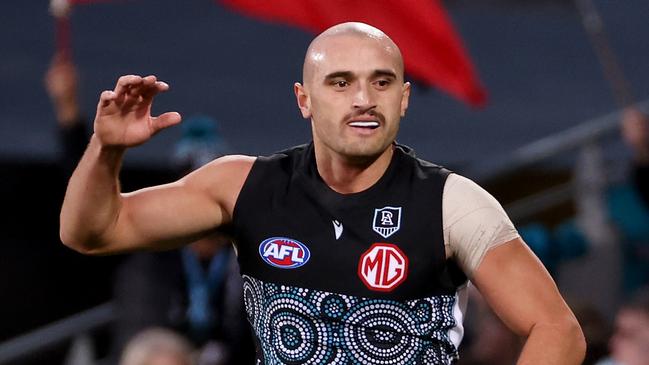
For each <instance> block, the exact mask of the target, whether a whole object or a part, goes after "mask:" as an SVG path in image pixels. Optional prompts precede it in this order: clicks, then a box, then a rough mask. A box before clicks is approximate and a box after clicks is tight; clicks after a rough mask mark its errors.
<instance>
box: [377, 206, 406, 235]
mask: <svg viewBox="0 0 649 365" xmlns="http://www.w3.org/2000/svg"><path fill="white" fill-rule="evenodd" d="M399 228H401V207H384V208H381V209H374V222H373V224H372V229H373V230H374V232H376V233H378V234H380V235H381V236H382V237H383V238H388V237H390V236H392V235H393V234H394V233H395V232H396V231H398V230H399Z"/></svg>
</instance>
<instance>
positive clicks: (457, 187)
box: [442, 174, 519, 278]
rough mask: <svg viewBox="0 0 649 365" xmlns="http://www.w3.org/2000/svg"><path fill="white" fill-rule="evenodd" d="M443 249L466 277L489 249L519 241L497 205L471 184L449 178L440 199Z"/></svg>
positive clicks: (489, 196) (477, 186) (487, 195)
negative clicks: (514, 240) (515, 240)
mask: <svg viewBox="0 0 649 365" xmlns="http://www.w3.org/2000/svg"><path fill="white" fill-rule="evenodd" d="M442 219H443V222H444V223H443V228H444V245H445V247H446V255H447V257H454V258H455V259H456V261H457V263H458V265H459V266H460V267H461V268H462V270H463V271H464V273H465V274H466V275H467V277H469V278H471V277H472V276H473V272H474V271H475V269H476V268H477V267H478V265H480V262H481V261H482V259H483V257H484V255H485V254H486V253H487V251H488V250H489V249H491V248H492V247H495V246H498V245H500V244H503V243H505V242H508V241H511V240H513V239H515V238H517V237H519V235H518V232H517V231H516V228H514V224H513V223H512V221H511V220H510V219H509V217H508V216H507V213H505V210H504V209H503V208H502V206H501V205H500V203H498V201H497V200H496V199H495V198H494V197H493V196H492V195H491V194H489V193H488V192H487V191H486V190H484V189H483V188H481V187H480V186H479V185H478V184H476V183H475V182H473V181H471V180H469V179H467V178H465V177H463V176H460V175H457V174H450V175H449V176H448V178H447V180H446V184H445V186H444V193H443V197H442Z"/></svg>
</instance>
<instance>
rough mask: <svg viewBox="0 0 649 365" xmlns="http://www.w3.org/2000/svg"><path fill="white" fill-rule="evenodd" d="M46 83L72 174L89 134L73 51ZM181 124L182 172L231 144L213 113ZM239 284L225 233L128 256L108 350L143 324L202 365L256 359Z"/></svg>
mask: <svg viewBox="0 0 649 365" xmlns="http://www.w3.org/2000/svg"><path fill="white" fill-rule="evenodd" d="M45 86H46V89H47V92H48V94H49V96H50V98H51V100H52V104H53V106H54V110H55V113H56V119H57V123H58V126H59V132H60V139H61V143H62V152H63V156H62V163H63V165H64V168H65V169H66V173H67V176H69V175H71V173H72V170H73V169H74V166H76V164H77V162H78V160H79V159H80V158H81V156H82V154H83V152H84V150H85V147H86V145H87V141H88V131H87V127H86V120H85V118H84V117H83V115H82V112H81V108H80V107H79V103H78V97H77V90H78V76H77V71H76V69H75V66H74V64H73V63H72V62H71V60H70V59H69V58H66V57H63V56H61V55H58V54H57V55H55V56H54V58H53V60H52V63H51V65H50V68H49V70H48V72H47V74H46V77H45ZM182 128H183V138H182V139H181V140H180V141H179V143H178V144H177V146H176V151H175V153H174V158H173V161H172V162H171V163H170V165H171V167H170V168H173V170H174V171H176V172H177V175H184V174H186V173H188V172H190V171H192V170H194V169H196V168H198V167H200V166H201V165H203V164H205V163H207V162H209V161H211V160H212V159H214V158H216V157H218V155H220V154H222V153H223V152H224V151H225V149H226V148H227V147H226V145H225V143H224V141H223V139H222V138H221V137H220V134H219V133H218V129H217V126H216V122H215V121H214V120H212V119H210V118H209V117H205V116H199V117H194V118H189V119H188V120H186V121H185V122H184V123H183V126H182ZM242 287H243V282H242V279H241V277H240V274H239V268H238V264H237V261H236V255H235V254H234V250H233V248H232V244H231V241H230V240H229V238H228V237H227V236H225V235H224V234H223V233H220V232H212V233H211V234H210V235H208V236H207V237H205V238H203V239H201V240H199V241H196V242H194V243H192V244H190V245H188V246H185V247H184V248H183V249H179V250H172V251H165V252H151V253H137V254H133V255H129V256H127V257H125V259H124V261H123V263H122V264H121V265H120V266H119V267H118V268H117V271H116V275H115V280H114V300H115V303H116V306H117V313H118V319H117V321H116V323H115V324H114V327H113V330H114V338H113V341H112V342H113V343H112V345H111V348H112V350H111V355H110V357H111V358H112V360H113V361H116V360H117V358H118V357H119V356H120V354H121V353H122V350H123V349H124V346H125V345H126V344H127V343H128V342H129V341H130V340H131V338H133V336H135V335H136V334H137V333H139V332H140V331H142V330H144V329H146V328H149V327H166V328H170V329H174V330H177V331H179V332H180V333H183V334H184V335H186V336H187V338H188V339H189V340H191V342H192V343H193V344H194V345H195V346H197V347H199V348H202V350H201V355H200V356H199V358H198V359H199V364H200V365H217V364H228V363H232V364H238V363H252V362H253V360H254V345H253V342H252V336H251V332H250V329H249V325H248V324H247V321H246V316H245V308H244V304H243V293H242V289H243V288H242ZM129 364H130V363H129ZM156 364H157V363H156ZM161 364H162V363H161ZM165 364H166V363H165ZM170 364H171V363H170Z"/></svg>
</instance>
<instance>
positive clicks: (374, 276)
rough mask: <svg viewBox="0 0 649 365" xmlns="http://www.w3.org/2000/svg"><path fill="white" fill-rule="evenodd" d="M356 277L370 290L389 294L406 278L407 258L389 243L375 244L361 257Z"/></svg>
mask: <svg viewBox="0 0 649 365" xmlns="http://www.w3.org/2000/svg"><path fill="white" fill-rule="evenodd" d="M358 276H359V277H360V278H361V280H362V281H363V283H364V284H365V286H367V287H368V288H369V289H370V290H375V291H384V292H389V291H392V290H394V288H396V287H397V286H399V284H401V283H402V282H403V281H404V280H406V277H407V276H408V257H407V256H406V255H405V254H404V253H403V251H401V250H400V249H399V247H397V246H396V245H393V244H391V243H375V244H373V245H372V247H370V249H369V250H367V251H365V253H363V254H362V255H361V259H360V261H359V262H358Z"/></svg>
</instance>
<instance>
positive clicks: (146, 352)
mask: <svg viewBox="0 0 649 365" xmlns="http://www.w3.org/2000/svg"><path fill="white" fill-rule="evenodd" d="M193 352H194V350H193V348H192V346H191V345H190V343H189V342H188V341H187V340H186V339H185V338H183V337H182V336H180V335H178V334H177V333H175V332H173V331H170V330H166V329H163V328H150V329H146V330H144V331H142V332H140V333H138V334H137V336H135V337H133V339H132V340H131V341H129V343H128V345H127V346H126V348H125V349H124V353H123V354H122V358H121V360H120V362H119V365H194V364H196V361H195V360H194V353H193Z"/></svg>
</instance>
